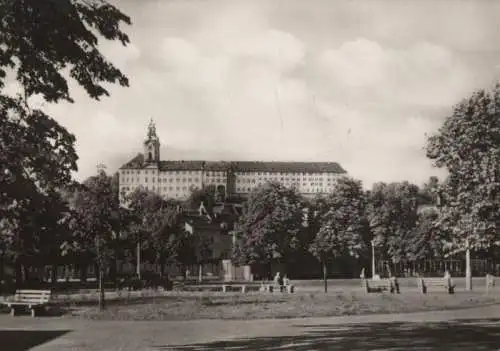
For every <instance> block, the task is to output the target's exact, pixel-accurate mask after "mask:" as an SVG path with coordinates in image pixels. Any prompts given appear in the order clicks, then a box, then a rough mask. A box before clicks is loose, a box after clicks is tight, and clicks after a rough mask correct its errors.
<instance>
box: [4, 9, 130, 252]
mask: <svg viewBox="0 0 500 351" xmlns="http://www.w3.org/2000/svg"><path fill="white" fill-rule="evenodd" d="M0 14H1V15H0V126H1V128H0V150H1V152H0V218H2V222H3V223H1V225H2V226H3V227H8V228H10V229H13V230H11V231H10V233H11V234H12V233H15V240H17V242H21V241H23V240H25V241H26V240H28V237H27V236H26V235H25V234H23V233H28V232H30V230H29V225H30V224H29V223H31V221H32V219H33V218H35V217H37V216H38V214H37V213H38V212H39V209H40V208H42V207H43V208H44V210H47V211H49V212H50V210H53V211H56V209H58V208H59V207H60V205H59V200H58V199H57V197H54V196H51V194H53V193H54V192H58V191H62V190H63V189H64V188H65V187H66V186H67V185H68V184H70V183H71V178H72V174H71V173H72V172H73V171H76V170H77V165H76V161H77V159H78V157H77V155H76V152H75V148H74V143H75V137H74V136H73V135H72V134H71V133H70V132H68V131H67V130H66V129H65V128H64V127H63V126H61V125H60V124H58V123H57V122H56V121H55V120H54V119H52V118H51V117H50V116H48V115H47V114H45V113H44V112H43V111H41V110H37V109H31V108H30V107H29V105H28V99H29V98H30V97H32V96H35V95H38V96H41V97H42V98H43V99H44V100H45V101H48V102H58V101H60V100H66V101H70V102H72V101H73V100H72V99H71V96H70V92H69V89H68V81H67V78H69V77H70V78H71V79H74V80H75V81H76V82H77V84H78V85H80V86H81V87H83V88H84V89H85V90H86V91H87V93H88V94H89V96H90V97H92V98H94V99H99V98H100V97H101V96H103V95H108V92H107V91H106V89H105V88H104V84H106V83H118V84H120V85H123V86H126V85H128V80H127V78H126V77H125V76H124V75H123V73H122V72H120V71H119V70H118V69H117V68H116V67H114V66H113V65H112V63H110V62H108V61H107V60H106V59H105V58H104V57H103V55H102V54H101V53H100V51H99V48H98V44H99V40H98V38H100V37H102V38H104V39H107V40H120V41H121V42H122V43H123V44H124V45H126V44H127V43H128V41H129V40H128V37H127V35H126V34H125V33H123V32H122V30H121V29H120V25H121V24H122V23H127V24H129V23H130V18H129V17H127V16H126V15H124V14H123V13H121V12H120V11H119V10H118V9H117V8H115V7H114V6H112V5H110V4H109V3H107V2H106V1H102V0H44V1H39V0H0ZM10 78H13V79H16V81H17V82H18V83H19V85H20V87H21V90H22V93H20V94H17V95H16V96H11V95H7V93H6V91H5V89H4V88H5V87H6V83H7V79H10ZM45 215H46V216H49V217H52V218H56V217H57V216H58V214H57V213H45ZM54 230H55V229H54ZM3 242H4V243H9V241H8V240H4V241H3ZM9 245H10V244H9ZM13 247H14V246H12V245H10V248H13ZM5 249H8V248H5ZM14 251H15V250H14Z"/></svg>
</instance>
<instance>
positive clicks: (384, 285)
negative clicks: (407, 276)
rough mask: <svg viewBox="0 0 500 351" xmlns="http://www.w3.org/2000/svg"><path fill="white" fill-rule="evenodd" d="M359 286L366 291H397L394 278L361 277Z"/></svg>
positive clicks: (397, 287) (397, 286)
mask: <svg viewBox="0 0 500 351" xmlns="http://www.w3.org/2000/svg"><path fill="white" fill-rule="evenodd" d="M361 287H362V288H364V289H365V291H366V292H367V293H371V292H382V291H389V292H390V293H392V294H393V293H394V292H397V293H399V285H398V284H397V282H396V280H395V279H377V280H370V279H362V280H361Z"/></svg>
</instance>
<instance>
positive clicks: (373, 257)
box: [370, 239, 375, 279]
mask: <svg viewBox="0 0 500 351" xmlns="http://www.w3.org/2000/svg"><path fill="white" fill-rule="evenodd" d="M370 243H371V244H372V279H373V277H374V276H375V239H372V240H371V241H370Z"/></svg>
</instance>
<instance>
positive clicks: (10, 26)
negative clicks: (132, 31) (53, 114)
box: [0, 0, 131, 102]
mask: <svg viewBox="0 0 500 351" xmlns="http://www.w3.org/2000/svg"><path fill="white" fill-rule="evenodd" d="M0 13H1V14H2V21H1V22H0V89H1V88H3V87H4V85H5V80H4V79H5V77H6V76H7V73H8V72H14V73H15V77H16V80H17V81H18V82H19V83H20V84H21V86H22V88H23V90H24V94H25V97H26V98H28V97H30V96H33V95H37V94H40V95H41V96H42V97H43V98H44V100H46V101H49V102H57V101H59V100H61V99H62V100H67V101H70V102H72V101H73V100H72V98H71V97H70V92H69V88H68V83H67V80H66V78H65V76H64V73H65V72H67V73H68V74H69V76H70V77H71V78H72V79H74V80H76V82H77V83H78V85H80V86H81V87H83V88H84V89H85V90H86V92H87V93H88V94H89V96H90V97H92V98H95V99H99V98H100V97H101V96H103V95H109V94H108V92H107V90H106V89H105V88H104V86H103V83H119V84H121V85H124V86H126V85H128V79H127V78H126V77H125V76H124V75H123V73H122V72H120V70H119V69H117V68H116V67H115V66H113V64H111V63H110V62H109V61H108V60H106V58H105V57H104V56H103V55H102V54H101V52H100V51H99V49H98V44H99V39H98V38H99V36H100V37H103V38H105V39H107V40H119V41H120V42H122V43H123V44H124V45H126V44H127V43H128V42H129V38H128V36H127V35H126V34H125V33H124V32H123V31H121V29H120V25H121V23H126V24H130V23H131V21H130V18H129V17H128V16H126V15H125V14H123V13H122V12H121V11H119V10H118V9H117V8H116V7H115V6H113V5H111V4H109V3H108V2H107V1H103V0H46V1H38V0H1V1H0Z"/></svg>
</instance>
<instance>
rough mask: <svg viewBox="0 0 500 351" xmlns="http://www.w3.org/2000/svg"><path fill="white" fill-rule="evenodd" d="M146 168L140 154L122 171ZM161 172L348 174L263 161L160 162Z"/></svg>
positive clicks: (329, 165)
mask: <svg viewBox="0 0 500 351" xmlns="http://www.w3.org/2000/svg"><path fill="white" fill-rule="evenodd" d="M145 166H146V163H145V162H144V155H143V154H138V155H137V156H135V157H134V158H133V159H131V160H130V161H129V162H127V163H125V164H124V165H123V166H122V167H120V169H141V168H144V167H145ZM159 168H160V170H161V171H199V170H203V169H204V170H207V171H227V170H230V169H231V170H233V171H235V172H295V173H323V172H327V173H347V172H346V171H345V170H344V169H343V168H342V167H341V166H340V165H339V164H338V163H337V162H282V161H277V162H274V161H273V162H262V161H160V162H159Z"/></svg>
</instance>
